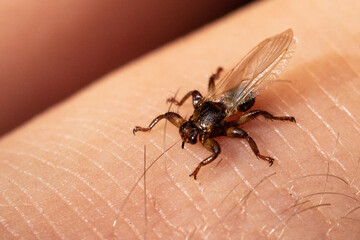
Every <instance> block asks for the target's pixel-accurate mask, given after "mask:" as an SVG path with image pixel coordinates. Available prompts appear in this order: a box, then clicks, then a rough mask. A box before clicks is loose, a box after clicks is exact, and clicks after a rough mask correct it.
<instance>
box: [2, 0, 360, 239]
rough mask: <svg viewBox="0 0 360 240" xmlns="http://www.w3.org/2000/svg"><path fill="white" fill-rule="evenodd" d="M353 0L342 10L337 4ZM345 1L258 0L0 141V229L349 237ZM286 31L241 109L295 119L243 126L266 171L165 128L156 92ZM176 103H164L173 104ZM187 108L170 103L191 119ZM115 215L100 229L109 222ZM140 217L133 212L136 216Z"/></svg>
mask: <svg viewBox="0 0 360 240" xmlns="http://www.w3.org/2000/svg"><path fill="white" fill-rule="evenodd" d="M351 2H352V4H353V5H351V4H350V3H351ZM356 4H357V2H356V1H350V2H349V3H348V4H346V5H344V4H343V2H340V1H339V2H335V1H331V2H330V1H325V0H322V1H321V0H318V1H311V2H310V1H307V2H302V3H301V4H300V2H299V1H288V0H278V1H266V2H259V3H257V4H254V5H251V6H249V7H247V8H245V9H242V10H239V11H235V12H234V13H233V14H231V15H229V16H227V17H225V18H223V19H221V20H219V21H217V22H215V23H213V24H211V25H208V26H207V27H205V28H202V29H200V30H198V31H196V32H194V33H192V34H191V35H188V36H186V37H184V38H181V39H179V40H177V41H175V42H173V43H171V44H169V45H167V46H165V47H163V48H161V49H159V50H156V51H154V52H152V53H151V54H148V55H146V56H145V57H142V58H140V59H138V60H136V61H134V62H133V63H131V64H128V65H126V66H125V67H123V68H121V69H119V70H118V71H115V72H113V73H112V74H109V75H107V76H106V77H104V78H101V79H99V81H97V82H96V83H95V84H93V85H92V86H90V87H88V88H86V89H85V90H83V91H81V92H80V93H78V94H76V95H75V96H73V97H72V98H69V99H68V100H67V101H64V102H63V103H61V104H59V105H57V106H56V107H54V108H52V109H50V110H49V111H47V112H45V113H44V114H41V115H39V116H38V117H36V118H35V119H33V120H32V121H30V122H29V123H28V124H26V125H24V126H23V127H21V128H18V129H17V130H16V131H13V132H12V133H11V134H8V135H6V136H5V137H3V138H2V140H1V141H0V193H1V194H0V232H1V235H2V237H3V238H8V239H11V238H14V239H16V238H25V239H35V238H38V239H50V238H51V239H79V238H88V239H89V238H99V239H107V238H118V239H143V238H144V237H145V236H146V237H147V238H148V239H186V237H188V239H204V238H207V239H268V238H270V239H278V238H283V239H304V238H305V239H326V238H328V239H357V238H358V236H359V234H360V230H359V229H360V228H359V220H360V210H359V209H358V207H359V200H360V198H359V196H358V193H359V189H360V186H359V184H360V177H359V171H358V163H359V156H360V153H359V147H358V146H359V140H360V121H359V119H360V110H359V107H358V102H359V101H360V96H359V93H360V84H359V82H360V76H359V72H360V71H359V70H358V69H360V61H359V59H360V58H359V56H360V47H359V42H360V34H359V33H360V28H359V25H358V24H357V23H358V22H359V21H360V19H359V16H360V6H359V5H356ZM289 27H291V28H292V29H293V30H294V33H295V36H296V37H297V39H298V44H297V49H296V53H295V55H294V57H293V58H292V59H291V61H290V62H289V65H288V67H287V68H286V69H285V71H284V72H283V74H282V75H281V79H283V80H286V81H283V82H281V83H276V84H273V85H272V86H271V87H270V88H269V89H267V90H266V91H264V92H263V93H262V94H261V95H260V96H259V97H258V98H257V99H256V103H255V106H254V107H253V109H262V110H267V111H269V112H271V113H273V114H275V115H291V116H294V117H295V118H296V120H297V124H294V123H284V122H276V121H273V122H271V121H265V120H264V119H262V118H259V119H258V120H254V121H252V122H249V123H247V124H245V125H244V126H243V128H244V130H246V131H247V132H248V133H249V135H250V136H252V137H253V139H254V140H255V141H256V143H257V144H258V147H259V149H260V152H261V153H262V154H266V155H270V156H272V157H274V158H275V159H276V160H275V162H274V165H273V166H272V167H268V164H267V163H265V162H263V161H260V160H257V159H256V157H255V156H254V154H253V153H252V152H251V150H250V148H249V146H248V145H247V144H246V142H245V141H242V140H239V139H229V138H219V139H218V140H219V143H220V145H221V147H222V153H221V155H220V156H219V157H218V160H216V161H215V162H214V163H212V164H210V165H208V166H206V167H203V168H202V169H201V171H200V172H199V175H198V180H197V181H194V180H193V179H192V178H190V177H188V175H189V174H190V173H191V172H192V171H193V169H194V168H195V167H196V166H197V164H198V163H199V161H201V160H202V159H204V158H205V157H207V156H208V155H209V152H207V151H206V150H205V149H204V148H203V147H202V146H201V145H200V144H197V145H185V149H181V147H180V145H181V142H180V141H179V142H177V141H178V140H179V138H180V137H179V134H178V129H176V128H175V127H173V126H171V125H170V124H169V123H168V124H167V129H166V137H165V140H166V141H165V143H166V148H167V147H169V146H171V145H172V144H174V143H175V145H174V147H172V148H171V149H170V150H169V151H168V152H167V155H166V161H165V159H164V157H161V158H160V159H159V161H158V162H156V163H155V164H154V165H153V166H152V167H151V168H150V170H149V171H148V172H147V173H146V195H145V197H146V215H145V207H144V182H143V180H140V182H139V186H137V187H136V188H135V189H134V191H133V192H132V194H131V196H130V197H129V198H128V201H127V202H126V205H125V206H124V207H123V208H122V211H121V212H120V208H121V206H122V205H123V203H124V199H125V198H126V197H127V196H128V195H129V191H130V189H131V188H132V187H133V186H134V184H135V183H136V181H137V180H138V179H139V177H140V176H141V174H142V173H143V171H144V166H143V165H144V152H143V146H144V145H146V148H147V151H146V162H147V166H149V165H150V164H151V162H152V161H154V160H155V159H156V157H157V156H159V155H161V153H162V152H163V147H164V142H163V141H164V126H165V122H161V123H159V124H158V125H157V126H156V127H155V128H154V129H153V130H152V131H151V132H149V133H141V132H138V133H137V135H136V136H133V134H132V129H133V127H134V126H135V125H140V126H146V125H147V124H149V123H150V121H151V120H152V119H153V118H154V117H156V116H157V115H159V114H162V113H164V112H166V111H167V109H168V105H166V103H165V100H166V99H167V98H168V97H171V96H173V95H174V94H175V92H176V91H177V90H178V88H180V90H179V93H178V96H182V95H184V94H185V93H186V92H187V91H189V90H193V89H198V90H200V91H201V92H202V93H205V92H206V85H207V78H208V77H209V76H210V74H211V73H212V72H214V71H215V70H216V68H217V67H218V66H219V65H221V66H222V67H224V68H225V70H229V69H230V68H231V67H232V66H233V65H234V64H235V63H236V62H237V61H239V60H240V59H241V57H242V56H244V55H245V54H246V53H247V52H248V51H249V50H250V49H251V48H252V47H254V46H255V45H256V44H257V43H259V42H260V41H261V40H263V39H265V38H267V37H269V36H272V35H274V34H276V33H279V32H282V31H284V30H285V29H287V28H289ZM173 109H174V110H175V111H176V110H177V108H173ZM191 111H192V107H191V103H190V101H189V102H186V103H185V104H184V105H183V106H182V107H181V108H180V109H179V113H180V114H182V116H190V114H191ZM116 216H119V218H118V220H117V225H116V226H115V229H113V222H114V220H115V218H116ZM145 216H146V220H145Z"/></svg>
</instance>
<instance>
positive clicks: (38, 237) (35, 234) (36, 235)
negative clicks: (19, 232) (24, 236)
mask: <svg viewBox="0 0 360 240" xmlns="http://www.w3.org/2000/svg"><path fill="white" fill-rule="evenodd" d="M1 196H2V197H3V198H4V199H5V201H6V202H7V203H8V205H9V206H11V207H12V208H14V209H15V210H16V212H17V213H18V214H19V215H20V216H21V218H22V219H23V220H24V222H25V224H26V225H27V226H28V227H29V228H30V230H31V232H32V233H33V234H34V236H32V237H35V238H36V239H40V235H39V232H38V231H36V230H35V227H34V225H33V224H32V223H31V220H30V219H29V217H28V216H26V215H25V214H24V212H23V211H22V210H21V209H20V208H19V206H17V205H16V204H14V203H13V201H11V199H10V198H9V197H8V196H6V195H5V194H3V193H1ZM20 206H21V205H20ZM18 237H19V236H18Z"/></svg>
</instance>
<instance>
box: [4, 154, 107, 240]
mask: <svg viewBox="0 0 360 240" xmlns="http://www.w3.org/2000/svg"><path fill="white" fill-rule="evenodd" d="M19 154H21V153H19ZM23 156H28V157H32V158H37V157H36V156H31V155H28V154H23ZM39 159H40V158H39ZM3 162H4V163H5V164H7V165H8V166H9V167H11V168H13V169H14V170H16V171H19V172H21V173H23V174H25V175H27V176H30V177H32V178H34V179H36V180H38V181H39V182H40V183H41V184H43V185H44V186H46V187H48V188H49V189H51V190H52V191H53V192H54V193H55V194H56V195H57V196H58V197H59V198H60V199H61V200H63V201H64V202H65V203H66V204H67V205H68V206H69V208H70V210H72V211H73V212H74V213H75V214H76V215H77V216H78V217H79V218H80V219H81V220H82V221H83V222H84V223H85V225H86V226H87V227H88V228H89V229H91V230H92V231H93V232H94V233H95V234H96V235H97V236H98V237H99V238H100V239H104V237H103V236H102V234H101V233H100V232H99V231H98V230H97V229H96V227H94V226H92V225H91V224H90V223H89V220H88V219H87V218H85V217H84V216H82V215H81V213H80V212H79V210H78V209H77V208H76V207H73V204H72V202H71V201H70V200H69V199H67V197H66V196H65V195H64V194H62V193H60V192H59V191H58V190H57V189H56V188H55V187H54V186H53V185H51V184H50V183H48V182H47V181H46V180H44V179H42V178H41V177H35V176H34V175H33V174H32V173H30V172H28V171H25V170H22V169H21V168H19V167H16V166H14V165H13V164H11V163H9V162H8V161H6V160H5V161H3Z"/></svg>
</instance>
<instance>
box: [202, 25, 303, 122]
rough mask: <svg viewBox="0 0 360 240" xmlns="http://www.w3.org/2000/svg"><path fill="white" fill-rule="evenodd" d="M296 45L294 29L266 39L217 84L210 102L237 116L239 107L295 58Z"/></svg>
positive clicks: (271, 80) (270, 81) (275, 77)
mask: <svg viewBox="0 0 360 240" xmlns="http://www.w3.org/2000/svg"><path fill="white" fill-rule="evenodd" d="M295 42H296V40H295V39H294V37H293V31H292V30H291V29H288V30H286V31H285V32H282V33H280V34H277V35H275V36H273V37H271V38H268V39H265V40H264V41H262V42H261V43H259V44H258V45H257V46H256V47H255V48H253V49H252V50H251V51H250V52H249V53H248V54H247V55H246V56H245V57H244V58H243V59H242V60H241V61H240V62H239V63H238V64H237V65H236V66H235V67H234V68H233V69H232V70H231V71H230V72H228V73H227V74H226V75H225V76H224V78H223V79H222V80H220V81H219V82H218V84H216V90H215V91H214V93H213V94H212V95H210V96H209V97H208V98H209V99H211V100H215V99H220V100H221V101H222V102H223V103H224V104H225V105H226V107H227V114H228V115H231V114H233V113H235V112H236V111H237V107H238V106H239V105H240V104H242V103H244V102H246V101H248V100H250V99H251V98H254V97H255V96H256V95H257V94H258V93H259V91H261V90H262V89H264V88H266V87H267V86H268V85H269V84H270V83H272V82H273V81H274V80H276V79H277V77H278V75H279V74H280V73H281V72H282V70H283V69H284V67H285V65H286V63H287V60H288V59H289V58H290V57H291V56H292V55H293V52H294V46H295Z"/></svg>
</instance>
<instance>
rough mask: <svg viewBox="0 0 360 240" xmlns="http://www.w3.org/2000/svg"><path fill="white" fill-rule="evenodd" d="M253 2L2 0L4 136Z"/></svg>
mask: <svg viewBox="0 0 360 240" xmlns="http://www.w3.org/2000/svg"><path fill="white" fill-rule="evenodd" d="M249 2H251V1H250V0H237V1H236V0H222V1H219V0H195V1H194V0H181V1H179V0H156V1H148V0H106V1H100V0H77V1H73V0H62V1H48V0H38V1H26V0H22V1H21V0H11V1H10V0H0V16H1V18H0V111H1V118H0V136H1V135H3V134H5V133H7V132H9V131H10V130H11V129H13V128H15V127H16V126H18V125H20V124H21V123H23V122H24V121H26V120H28V119H30V118H31V117H32V116H34V115H36V114H37V113H39V112H42V111H44V110H45V109H46V108H48V107H50V106H51V105H53V104H55V103H57V102H59V101H61V100H62V99H64V98H66V97H68V96H69V95H71V94H72V93H74V92H76V91H77V90H79V89H80V88H82V87H84V86H86V85H88V84H89V83H91V82H92V81H94V80H96V79H98V78H99V77H101V76H102V75H104V74H106V73H108V72H110V71H112V70H113V69H115V68H118V67H120V66H121V65H123V64H125V63H126V62H128V61H130V60H132V59H134V58H136V57H138V56H140V55H142V54H144V53H146V52H149V51H151V50H152V49H154V48H156V47H159V46H161V45H163V44H164V43H166V42H169V41H171V40H173V39H175V38H177V37H179V36H181V35H184V34H186V33H188V32H191V31H193V30H194V29H196V28H199V27H201V26H203V25H204V24H206V23H208V22H210V21H213V20H215V19H217V18H219V17H221V16H223V15H225V14H227V13H229V12H231V11H233V10H235V9H237V8H239V7H241V6H244V5H245V4H248V3H249Z"/></svg>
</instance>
